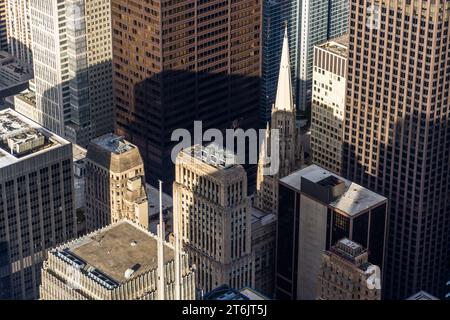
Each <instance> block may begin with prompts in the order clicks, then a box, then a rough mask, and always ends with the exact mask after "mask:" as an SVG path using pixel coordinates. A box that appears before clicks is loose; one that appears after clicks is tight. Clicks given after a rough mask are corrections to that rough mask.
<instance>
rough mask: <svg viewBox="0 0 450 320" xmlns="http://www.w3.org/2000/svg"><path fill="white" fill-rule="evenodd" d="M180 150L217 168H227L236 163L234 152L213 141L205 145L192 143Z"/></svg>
mask: <svg viewBox="0 0 450 320" xmlns="http://www.w3.org/2000/svg"><path fill="white" fill-rule="evenodd" d="M182 152H183V153H185V154H188V155H190V156H192V157H194V158H195V159H197V160H200V161H202V162H203V163H206V164H208V165H210V166H212V167H215V168H219V169H228V168H231V167H233V166H235V165H236V163H237V161H236V156H235V155H234V153H232V152H230V151H228V150H226V149H224V148H222V147H220V146H218V145H217V144H215V143H210V144H209V145H207V146H202V145H194V146H191V147H189V148H186V149H184V150H183V151H182Z"/></svg>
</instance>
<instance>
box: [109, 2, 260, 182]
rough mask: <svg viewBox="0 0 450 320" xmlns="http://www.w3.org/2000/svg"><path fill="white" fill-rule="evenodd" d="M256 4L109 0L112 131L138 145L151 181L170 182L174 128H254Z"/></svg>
mask: <svg viewBox="0 0 450 320" xmlns="http://www.w3.org/2000/svg"><path fill="white" fill-rule="evenodd" d="M261 7H262V4H261V1H260V0H257V1H255V0H236V1H231V0H227V1H222V2H220V3H215V4H211V2H210V1H197V2H196V1H184V2H183V3H181V2H178V1H175V2H174V1H153V2H150V3H149V1H145V0H138V1H134V2H130V1H127V2H124V1H122V0H113V1H112V29H113V56H114V58H113V59H114V68H115V70H114V93H115V107H116V116H117V117H116V133H117V134H119V135H123V136H125V137H126V139H128V140H129V141H131V142H132V143H135V144H136V145H137V146H138V147H139V150H140V151H141V153H142V157H143V159H144V162H145V170H146V177H147V180H149V182H151V183H152V184H153V185H156V184H157V181H158V179H159V180H162V181H163V182H165V183H164V185H163V186H164V187H165V190H166V191H169V189H170V186H171V183H172V182H173V181H174V163H173V162H172V161H170V159H171V157H170V156H171V151H172V147H173V146H174V145H175V144H176V142H173V141H171V134H172V132H173V131H174V130H175V129H178V128H185V129H188V130H192V131H193V125H194V120H201V121H202V126H203V129H204V130H206V129H208V128H218V129H225V128H235V127H240V128H244V129H246V128H256V127H258V99H259V78H260V60H261V59H260V33H261V27H260V24H261ZM144 8H148V10H147V9H146V10H144Z"/></svg>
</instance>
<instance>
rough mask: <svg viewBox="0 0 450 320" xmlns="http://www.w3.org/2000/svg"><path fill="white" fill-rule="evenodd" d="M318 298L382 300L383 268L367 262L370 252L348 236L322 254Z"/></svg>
mask: <svg viewBox="0 0 450 320" xmlns="http://www.w3.org/2000/svg"><path fill="white" fill-rule="evenodd" d="M317 294H318V296H317V299H318V300H380V299H381V273H380V268H379V267H378V266H375V265H373V264H371V263H369V262H368V252H367V250H365V249H364V248H363V247H362V246H361V245H360V244H358V243H356V242H353V241H351V240H349V239H347V238H344V239H341V240H339V241H338V242H337V243H336V245H335V246H333V247H331V248H330V250H329V251H326V252H325V253H324V254H323V260H322V266H321V270H320V273H319V281H318V290H317Z"/></svg>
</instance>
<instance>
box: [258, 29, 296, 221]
mask: <svg viewBox="0 0 450 320" xmlns="http://www.w3.org/2000/svg"><path fill="white" fill-rule="evenodd" d="M293 94H294V93H293V88H292V77H291V66H290V62H289V41H288V36H287V29H286V30H285V35H284V40H283V49H282V53H281V62H280V73H279V76H278V89H277V95H276V99H275V104H274V105H273V107H272V120H271V125H270V128H269V124H267V132H266V137H265V141H264V142H263V144H262V148H261V152H260V157H259V162H258V175H257V180H256V194H255V198H254V203H253V205H254V206H255V207H256V208H258V209H260V210H262V211H264V212H269V213H276V212H277V203H278V180H279V179H280V178H283V177H285V176H287V175H289V174H290V173H291V172H293V171H295V170H296V169H300V167H301V165H302V163H303V151H302V147H301V144H300V131H299V130H298V129H297V128H296V125H295V120H296V112H295V104H294V100H293ZM268 129H278V130H279V141H278V146H279V170H278V173H276V174H274V175H271V176H269V175H264V174H263V171H264V167H265V166H267V165H268V162H269V160H268V157H270V156H271V154H270V150H271V137H270V131H269V130H268ZM272 161H273V160H272Z"/></svg>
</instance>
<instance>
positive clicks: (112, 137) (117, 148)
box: [91, 133, 136, 154]
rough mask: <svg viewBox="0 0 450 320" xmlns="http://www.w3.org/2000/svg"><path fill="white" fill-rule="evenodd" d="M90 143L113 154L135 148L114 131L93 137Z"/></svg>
mask: <svg viewBox="0 0 450 320" xmlns="http://www.w3.org/2000/svg"><path fill="white" fill-rule="evenodd" d="M91 143H93V144H96V145H97V146H99V147H101V148H102V149H104V150H106V151H108V152H111V153H114V154H122V153H125V152H128V151H130V150H133V149H134V148H136V146H135V145H133V144H131V143H130V142H128V141H126V140H125V138H124V137H121V136H118V135H116V134H114V133H107V134H104V135H103V136H100V137H98V138H95V139H93V140H92V141H91Z"/></svg>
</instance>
